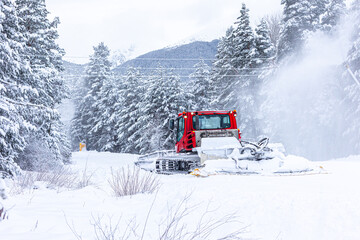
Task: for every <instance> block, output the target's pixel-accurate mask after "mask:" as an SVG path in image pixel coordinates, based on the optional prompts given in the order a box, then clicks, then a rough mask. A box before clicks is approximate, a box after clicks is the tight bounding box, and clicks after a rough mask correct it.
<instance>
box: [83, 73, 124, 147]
mask: <svg viewBox="0 0 360 240" xmlns="http://www.w3.org/2000/svg"><path fill="white" fill-rule="evenodd" d="M116 80H119V79H115V78H114V77H112V76H111V77H107V78H105V79H104V81H103V85H102V86H101V88H100V92H99V97H100V98H99V99H98V100H97V101H96V102H95V103H94V108H96V109H98V111H99V113H100V114H96V117H97V118H96V120H95V122H94V123H93V124H94V127H93V129H92V130H91V132H90V134H92V133H96V135H97V136H98V138H97V139H94V141H95V146H99V150H100V151H110V152H114V151H116V150H115V147H116V142H117V136H116V131H115V129H116V124H117V122H118V119H117V118H116V113H117V108H116V104H118V103H119V102H120V98H121V97H120V94H119V86H118V85H119V84H118V83H117V81H116ZM119 81H120V80H119Z"/></svg>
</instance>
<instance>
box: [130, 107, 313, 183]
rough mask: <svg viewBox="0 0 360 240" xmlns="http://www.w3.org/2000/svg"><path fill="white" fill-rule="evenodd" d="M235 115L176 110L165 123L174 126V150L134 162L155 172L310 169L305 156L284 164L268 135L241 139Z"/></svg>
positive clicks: (280, 149)
mask: <svg viewBox="0 0 360 240" xmlns="http://www.w3.org/2000/svg"><path fill="white" fill-rule="evenodd" d="M236 114H237V113H236V111H235V110H234V111H197V112H183V113H179V114H178V118H177V119H176V122H175V120H171V121H170V124H169V127H170V129H171V130H174V129H175V128H176V145H175V151H170V150H169V151H158V152H154V153H151V154H147V155H143V156H140V157H139V158H138V161H137V162H136V163H135V164H136V165H137V166H139V167H141V168H142V169H145V170H149V171H155V172H156V173H162V174H174V173H191V174H193V175H196V176H205V175H210V174H219V173H230V174H254V173H255V174H258V173H267V172H271V173H293V172H307V171H311V170H312V168H311V167H309V164H307V163H308V161H307V160H306V159H299V158H298V159H296V160H295V162H296V164H293V166H290V165H289V164H287V161H286V159H287V157H285V155H284V148H283V146H282V144H269V139H268V138H263V139H261V140H260V141H259V142H257V143H253V142H247V141H243V140H241V135H240V130H239V129H238V128H237V124H236ZM292 163H294V161H292Z"/></svg>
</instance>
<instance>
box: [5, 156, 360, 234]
mask: <svg viewBox="0 0 360 240" xmlns="http://www.w3.org/2000/svg"><path fill="white" fill-rule="evenodd" d="M135 159H136V156H135V155H127V154H112V153H97V152H82V153H74V155H73V162H74V165H73V166H72V167H73V168H74V169H79V170H84V169H85V167H86V168H87V171H88V172H93V173H94V176H93V178H92V180H93V182H96V184H94V185H91V186H88V187H85V188H83V189H79V190H65V189H62V190H60V191H59V190H54V189H46V188H41V187H40V188H39V189H36V190H33V191H30V192H29V191H28V192H25V193H23V194H19V195H12V196H10V197H9V198H8V199H7V200H2V201H1V202H2V204H3V205H4V206H5V208H6V209H9V210H8V215H9V219H7V220H4V221H1V222H0V233H1V234H0V236H1V238H0V239H6V240H12V239H13V240H15V239H16V240H18V239H37V240H43V239H54V240H56V239H59V240H60V239H61V240H64V239H96V237H95V233H94V227H93V225H92V224H93V223H94V222H96V220H94V219H97V218H102V222H103V223H106V221H109V219H111V222H112V224H113V225H116V224H117V223H118V222H119V227H118V228H119V230H120V229H121V231H122V232H124V231H126V227H127V226H132V223H135V224H134V225H137V228H136V232H137V234H138V237H134V236H133V235H132V236H131V238H130V239H140V236H141V235H142V232H143V228H144V223H145V221H146V218H147V215H148V213H149V218H148V221H147V225H146V229H145V231H144V237H143V239H159V232H161V229H162V227H163V226H164V222H166V220H167V218H166V217H167V215H169V212H170V211H171V210H174V208H175V207H176V206H179V203H180V202H181V201H183V200H184V197H185V196H188V195H190V197H189V199H188V200H187V201H185V203H184V205H183V206H186V207H187V208H189V209H190V210H191V211H189V214H188V215H187V216H186V217H184V222H183V223H185V224H186V226H185V227H186V229H192V228H194V227H195V226H196V224H197V223H199V221H200V220H201V219H202V218H203V220H204V219H206V220H208V219H210V218H213V219H219V218H221V217H223V216H228V215H229V214H233V213H235V214H236V216H237V221H236V222H233V223H230V224H227V225H224V226H222V227H220V228H219V229H218V231H215V232H214V235H211V237H209V238H207V239H216V238H217V237H219V236H221V234H222V233H224V232H231V231H235V230H238V229H243V233H242V236H243V237H244V239H358V237H359V236H360V228H359V226H360V202H359V199H360V190H359V188H358V187H357V183H358V182H359V180H360V175H359V174H358V169H360V156H352V157H348V158H345V159H336V160H331V161H326V162H321V163H320V164H321V165H322V166H323V167H324V168H325V169H327V170H328V172H329V173H328V174H319V175H306V176H230V175H219V176H211V177H207V178H197V177H194V176H190V175H172V176H167V175H160V176H158V177H159V178H160V181H161V187H160V190H159V191H158V193H157V194H156V193H153V194H138V195H135V196H132V197H114V196H113V193H112V191H111V189H110V187H109V184H108V182H107V180H108V179H109V175H110V171H111V168H113V169H118V168H120V167H121V166H126V165H128V164H130V165H131V164H132V163H133V161H134V160H135ZM8 185H9V184H8ZM154 199H155V202H154V205H153V206H152V207H151V205H152V203H153V201H154ZM206 209H208V211H207V210H206ZM206 211H207V214H205V215H204V213H205V212H206ZM73 231H75V232H76V234H74V233H73ZM75 235H77V237H76V236H75ZM119 239H121V238H119Z"/></svg>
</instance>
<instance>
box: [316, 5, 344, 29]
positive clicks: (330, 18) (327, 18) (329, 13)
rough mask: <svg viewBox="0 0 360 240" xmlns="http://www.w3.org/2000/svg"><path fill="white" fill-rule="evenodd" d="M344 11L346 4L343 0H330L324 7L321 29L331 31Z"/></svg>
mask: <svg viewBox="0 0 360 240" xmlns="http://www.w3.org/2000/svg"><path fill="white" fill-rule="evenodd" d="M345 13H346V4H345V2H344V0H330V3H329V4H328V5H327V7H326V12H325V14H324V15H323V16H322V18H321V24H322V28H323V30H325V31H331V29H332V28H333V27H334V26H336V25H337V24H338V23H339V21H340V18H341V17H342V16H343V15H344V14H345Z"/></svg>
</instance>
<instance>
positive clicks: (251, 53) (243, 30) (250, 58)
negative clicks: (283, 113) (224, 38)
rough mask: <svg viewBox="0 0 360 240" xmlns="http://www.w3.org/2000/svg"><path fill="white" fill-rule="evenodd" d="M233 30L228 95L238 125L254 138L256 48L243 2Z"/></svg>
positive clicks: (255, 134) (248, 135) (256, 84)
mask: <svg viewBox="0 0 360 240" xmlns="http://www.w3.org/2000/svg"><path fill="white" fill-rule="evenodd" d="M235 24H236V25H237V26H236V28H235V30H234V35H235V37H234V43H235V56H234V58H233V59H232V65H233V66H234V67H235V68H236V69H237V77H236V82H234V83H233V86H232V88H233V90H232V93H231V94H230V95H229V97H231V98H232V101H234V107H235V109H236V110H237V111H238V117H237V120H238V125H239V128H240V129H241V131H242V132H243V133H244V136H245V137H246V138H255V137H256V136H257V131H256V121H255V118H256V116H255V114H256V109H255V108H256V105H255V98H256V95H257V94H258V86H259V84H258V78H257V75H256V74H254V72H253V71H255V69H254V68H256V66H257V64H256V61H257V60H256V59H255V54H256V49H255V41H254V33H253V31H252V28H251V26H250V20H249V9H247V8H246V5H245V4H243V5H242V8H241V10H240V16H239V17H238V18H237V21H236V22H235Z"/></svg>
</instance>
